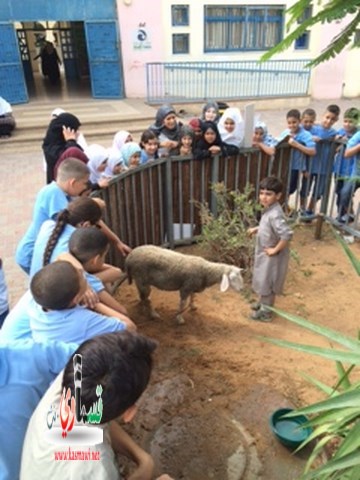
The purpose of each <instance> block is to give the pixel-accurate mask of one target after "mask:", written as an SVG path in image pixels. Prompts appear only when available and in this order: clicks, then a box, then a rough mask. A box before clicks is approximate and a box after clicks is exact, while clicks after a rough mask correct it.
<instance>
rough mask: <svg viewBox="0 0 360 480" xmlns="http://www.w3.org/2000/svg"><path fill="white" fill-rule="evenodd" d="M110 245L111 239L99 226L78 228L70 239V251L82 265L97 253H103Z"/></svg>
mask: <svg viewBox="0 0 360 480" xmlns="http://www.w3.org/2000/svg"><path fill="white" fill-rule="evenodd" d="M108 246H109V240H108V238H107V236H106V235H105V233H104V232H102V231H101V230H100V229H99V228H96V227H89V228H78V229H76V230H75V232H74V233H73V234H72V235H71V237H70V240H69V252H70V253H71V255H73V256H74V257H75V258H76V259H77V260H78V261H79V262H80V263H81V264H82V265H83V264H84V263H86V262H88V261H89V260H91V259H92V258H94V257H96V255H102V254H103V253H104V252H105V250H106V249H107V248H108Z"/></svg>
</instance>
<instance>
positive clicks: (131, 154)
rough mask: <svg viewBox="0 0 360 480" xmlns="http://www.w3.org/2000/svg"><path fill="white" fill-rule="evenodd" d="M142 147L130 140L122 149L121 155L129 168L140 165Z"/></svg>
mask: <svg viewBox="0 0 360 480" xmlns="http://www.w3.org/2000/svg"><path fill="white" fill-rule="evenodd" d="M140 155H141V148H140V145H138V144H137V143H135V142H128V143H125V145H124V146H123V147H122V149H121V157H122V159H123V161H124V165H125V167H126V168H127V169H132V168H136V167H138V166H139V165H140Z"/></svg>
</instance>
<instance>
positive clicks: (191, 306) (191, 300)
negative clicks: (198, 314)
mask: <svg viewBox="0 0 360 480" xmlns="http://www.w3.org/2000/svg"><path fill="white" fill-rule="evenodd" d="M194 301H195V293H192V294H191V295H190V310H192V311H194V310H196V309H197V307H196V305H195V303H194Z"/></svg>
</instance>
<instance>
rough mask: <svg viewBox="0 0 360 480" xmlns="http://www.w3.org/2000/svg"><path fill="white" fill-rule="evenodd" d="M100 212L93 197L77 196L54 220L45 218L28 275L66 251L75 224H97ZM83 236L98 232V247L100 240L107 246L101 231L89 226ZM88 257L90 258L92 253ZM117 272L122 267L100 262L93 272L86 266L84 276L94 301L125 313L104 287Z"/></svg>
mask: <svg viewBox="0 0 360 480" xmlns="http://www.w3.org/2000/svg"><path fill="white" fill-rule="evenodd" d="M101 214H102V211H101V208H100V206H99V205H98V203H97V202H96V201H95V200H94V199H92V198H88V197H84V198H82V197H80V198H77V199H75V200H74V201H73V202H71V203H70V204H69V205H68V208H66V209H64V210H62V211H61V212H60V213H59V215H58V217H57V220H56V222H54V221H53V220H47V221H46V222H44V223H43V225H42V227H41V229H40V232H39V235H38V237H37V239H36V242H35V247H34V254H33V258H32V262H31V268H30V278H32V277H33V276H34V275H35V273H36V272H38V271H39V270H40V269H41V268H42V267H44V266H45V265H47V264H48V263H51V262H53V261H55V260H56V259H57V258H58V256H59V255H60V254H62V253H64V252H68V251H69V240H70V238H71V236H72V234H73V233H74V231H75V230H76V229H77V228H86V229H88V228H89V227H90V226H92V225H97V223H98V222H99V221H100V219H101ZM85 236H92V237H94V236H97V237H98V240H99V246H98V249H99V248H100V249H101V247H100V245H101V242H103V243H105V246H104V250H105V249H107V248H108V241H107V237H105V240H104V234H103V233H97V232H96V233H94V232H93V230H91V229H90V230H89V232H88V233H86V234H85ZM78 248H79V247H78ZM82 248H84V249H88V248H89V247H88V245H87V244H86V242H85V244H84V242H83V244H82ZM98 249H96V248H95V249H92V250H93V251H92V255H93V257H95V256H96V255H97V253H98V252H97V251H96V250H98ZM80 250H81V247H80ZM87 255H88V256H89V255H90V250H89V251H88V252H87ZM89 258H91V255H90V257H89ZM120 276H121V270H120V269H119V268H116V267H113V266H112V265H107V264H103V265H102V266H101V268H99V271H97V272H95V274H90V273H87V271H86V268H85V277H86V280H87V282H88V284H89V287H90V289H91V290H92V291H93V292H95V293H96V301H100V302H102V303H104V304H105V305H108V306H109V307H110V308H113V309H114V310H116V311H119V312H120V313H123V314H125V315H126V309H125V308H124V307H123V306H122V305H120V304H119V302H117V301H116V300H115V299H114V298H113V297H112V296H111V295H110V294H109V293H108V292H107V291H106V290H105V287H104V283H105V284H106V283H112V282H115V281H116V280H118V279H119V278H120ZM87 295H88V296H89V295H91V293H90V292H88V294H87ZM86 300H87V303H86V305H87V306H88V307H89V308H91V307H93V303H91V298H90V303H89V298H88V297H87V298H86ZM93 300H94V299H93Z"/></svg>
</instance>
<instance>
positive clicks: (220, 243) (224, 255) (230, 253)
mask: <svg viewBox="0 0 360 480" xmlns="http://www.w3.org/2000/svg"><path fill="white" fill-rule="evenodd" d="M212 191H213V192H214V196H215V203H216V214H214V213H212V212H211V211H210V209H209V205H208V204H206V203H204V204H198V206H199V208H200V219H201V225H202V233H201V236H200V239H199V241H200V244H201V245H202V246H204V247H206V249H207V251H208V252H209V256H210V258H211V259H212V260H215V261H219V262H225V263H230V264H232V265H237V266H238V267H241V268H244V270H245V278H249V277H250V274H251V271H252V266H253V260H254V241H253V239H251V238H250V237H249V236H248V234H247V230H248V228H249V227H252V226H255V225H256V224H257V214H258V212H259V210H260V206H259V205H258V204H257V203H256V202H255V200H254V189H253V188H252V187H251V186H250V185H247V186H246V188H245V190H244V192H242V193H241V192H239V191H229V190H227V189H226V187H225V185H224V184H223V183H215V184H213V185H212Z"/></svg>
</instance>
